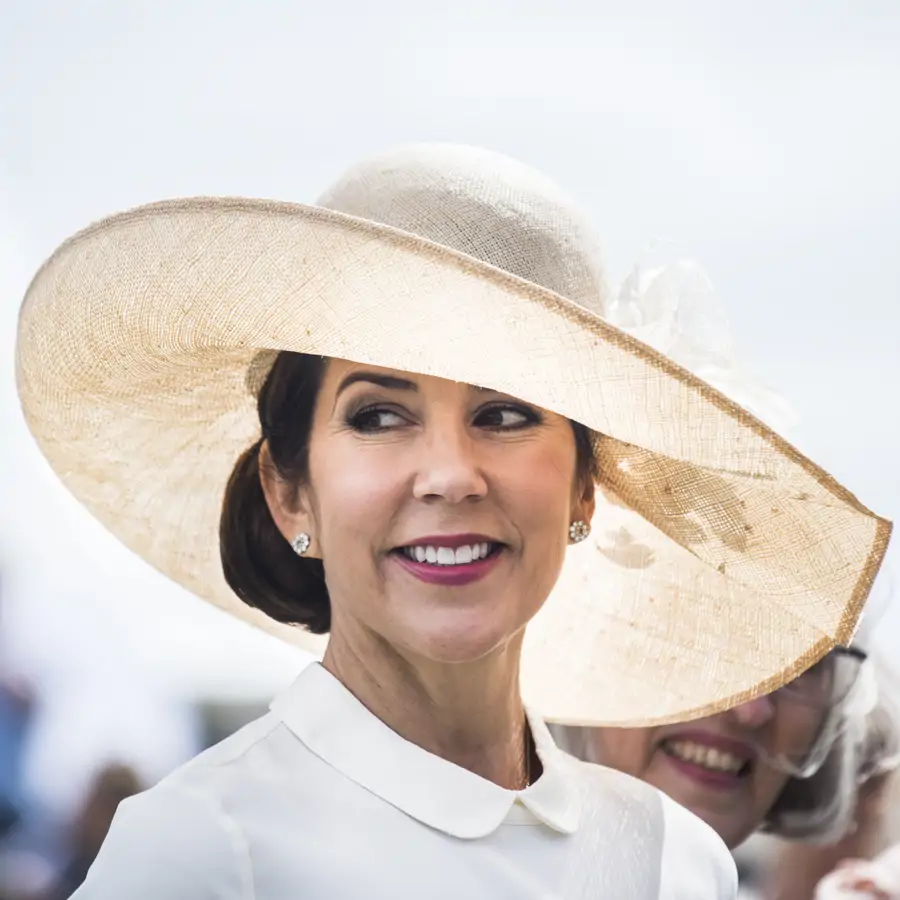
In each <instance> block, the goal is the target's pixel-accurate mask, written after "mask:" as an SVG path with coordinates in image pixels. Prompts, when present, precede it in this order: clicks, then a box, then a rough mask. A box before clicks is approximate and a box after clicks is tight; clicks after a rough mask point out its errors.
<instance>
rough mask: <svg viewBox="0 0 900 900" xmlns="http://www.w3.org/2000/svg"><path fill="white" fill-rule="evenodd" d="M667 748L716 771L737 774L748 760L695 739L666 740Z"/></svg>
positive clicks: (674, 753) (675, 754)
mask: <svg viewBox="0 0 900 900" xmlns="http://www.w3.org/2000/svg"><path fill="white" fill-rule="evenodd" d="M665 746H666V749H667V750H668V751H669V752H670V753H671V754H672V755H673V756H677V757H678V758H679V759H683V760H684V761H685V762H689V763H694V765H698V766H703V767H704V768H705V769H713V770H714V771H716V772H731V773H732V774H737V773H738V772H740V770H741V769H743V768H744V765H745V764H746V762H747V760H746V759H742V758H741V757H739V756H735V755H734V754H733V753H729V752H728V751H727V750H719V749H717V748H715V747H707V746H705V745H704V744H697V743H694V741H666V745H665Z"/></svg>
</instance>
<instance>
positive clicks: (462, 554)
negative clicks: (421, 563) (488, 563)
mask: <svg viewBox="0 0 900 900" xmlns="http://www.w3.org/2000/svg"><path fill="white" fill-rule="evenodd" d="M472 557H473V553H472V548H471V547H457V548H456V554H455V559H454V560H453V561H454V562H455V563H456V565H458V566H464V565H466V564H467V563H470V562H472ZM440 559H441V554H440V553H438V561H440Z"/></svg>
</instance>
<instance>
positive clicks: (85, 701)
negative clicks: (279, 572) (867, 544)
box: [0, 0, 900, 886]
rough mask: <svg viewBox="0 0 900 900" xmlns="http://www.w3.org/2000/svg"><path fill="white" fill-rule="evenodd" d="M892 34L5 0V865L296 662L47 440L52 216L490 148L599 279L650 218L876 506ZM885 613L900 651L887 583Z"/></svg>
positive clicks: (883, 638)
mask: <svg viewBox="0 0 900 900" xmlns="http://www.w3.org/2000/svg"><path fill="white" fill-rule="evenodd" d="M898 47H900V4H898V3H897V2H896V0H881V2H876V0H872V2H858V0H857V2H850V0H847V2H832V0H815V2H813V0H806V2H794V3H791V4H786V3H783V2H773V0H763V2H756V3H753V4H735V3H722V2H721V0H715V2H714V0H709V2H706V0H688V2H682V3H678V4H674V3H670V2H665V0H656V2H653V0H630V2H628V3H624V2H620V3H610V2H597V0H593V2H555V3H551V2H529V0H516V2H490V0H480V2H470V0H457V2H455V3H453V4H437V3H421V2H412V0H382V2H380V3H377V4H376V3H371V2H365V0H331V2H328V3H323V4H312V3H309V2H288V0H282V2H277V0H256V2H254V3H252V4H251V3H249V2H244V3H241V2H235V0H218V2H212V0H207V2H201V0H178V2H171V0H168V2H160V0H157V2H153V3H151V2H134V0H132V2H121V0H119V2H97V0H80V2H62V0H56V2H49V0H30V2H28V3H25V2H21V3H13V2H6V3H0V362H2V372H0V437H2V444H0V578H2V584H0V674H2V675H3V677H5V678H6V679H7V680H8V681H9V683H10V684H15V685H16V687H15V690H12V689H10V690H11V693H10V696H16V697H18V698H19V700H17V701H16V702H19V701H21V703H20V705H19V706H15V705H14V713H13V714H11V715H10V717H9V720H10V721H11V722H18V721H19V719H16V715H19V713H20V712H21V710H24V709H25V708H26V707H27V708H29V709H30V710H31V715H30V725H29V728H28V730H27V732H26V731H25V730H24V729H23V730H21V733H22V734H24V735H25V743H24V749H23V752H22V755H21V759H20V763H21V765H20V768H19V769H18V773H19V774H18V775H17V776H16V777H17V790H19V791H20V792H21V795H22V796H23V797H24V798H25V800H24V801H23V802H25V803H26V804H30V807H29V808H31V809H35V810H38V811H39V813H38V814H37V819H36V821H37V823H38V824H36V825H35V826H34V834H35V835H37V837H33V838H31V839H30V843H28V842H25V843H23V845H22V847H21V848H20V852H18V855H17V856H16V857H15V860H16V866H17V867H18V868H17V870H16V871H17V874H16V878H18V879H19V880H20V882H21V883H22V884H25V883H26V882H27V883H28V884H32V885H38V886H40V885H41V884H43V883H45V882H46V880H47V879H49V878H51V877H53V869H54V867H55V866H56V867H58V866H59V865H60V864H61V863H60V861H59V860H60V859H62V851H60V850H59V848H58V844H59V839H58V836H57V831H58V830H59V823H61V822H65V821H68V820H70V819H71V817H72V816H73V815H75V814H76V812H77V811H78V810H79V809H81V807H82V805H83V804H84V802H85V797H86V796H87V794H88V791H89V786H90V784H91V779H92V778H94V777H95V776H96V774H97V773H98V772H99V771H100V770H101V769H102V767H103V766H104V765H106V764H109V763H125V764H128V765H130V766H132V767H133V768H134V769H135V773H136V774H137V776H138V778H139V779H140V781H141V783H145V784H146V783H150V782H152V781H153V780H155V779H156V778H158V777H159V776H160V775H161V774H163V773H164V772H165V771H167V770H168V769H170V768H171V767H172V766H174V765H176V764H178V763H179V762H180V761H182V760H184V759H185V758H187V757H189V756H190V755H192V754H193V753H195V752H196V751H197V749H198V748H200V747H202V746H203V745H205V744H207V743H209V742H210V741H211V740H215V739H218V737H221V736H222V735H224V734H225V733H227V732H228V731H229V730H230V729H231V728H233V727H235V726H236V725H237V724H239V723H240V722H242V721H244V720H245V719H246V718H247V717H248V716H250V715H253V714H255V712H256V711H257V710H258V709H260V708H262V707H263V706H264V704H265V703H266V702H267V699H268V698H269V697H270V696H271V694H272V693H274V692H275V691H277V690H278V689H279V688H281V687H282V686H284V685H286V684H287V683H288V682H289V681H290V680H291V678H292V675H293V674H294V672H295V671H296V670H297V668H298V666H299V665H300V664H301V657H300V655H299V654H298V652H297V651H293V650H291V649H289V648H287V647H285V646H282V645H280V644H278V643H276V642H275V641H274V640H272V639H269V638H267V637H265V636H263V635H261V634H257V633H254V632H252V631H250V630H249V629H248V628H247V627H246V626H243V625H240V624H237V623H235V622H232V621H230V620H228V619H226V618H225V617H224V616H223V615H222V614H220V613H217V612H215V611H213V610H211V609H207V608H206V607H205V606H204V605H203V604H202V603H201V602H200V601H198V600H196V599H194V598H193V597H191V596H189V595H187V594H185V593H184V592H183V591H181V590H180V589H178V588H176V587H175V586H173V585H172V584H171V583H169V582H168V581H166V580H165V579H164V578H162V577H161V576H159V575H157V574H156V573H155V572H153V571H151V569H150V568H149V567H148V566H146V565H145V564H143V563H142V562H141V561H139V560H138V559H136V558H135V557H134V556H132V555H131V554H130V553H129V552H128V551H126V550H125V549H123V548H122V547H120V546H119V545H117V544H116V543H115V541H114V540H113V539H112V538H110V537H109V536H108V535H106V534H105V533H104V532H103V530H102V529H101V528H100V527H99V526H98V525H97V524H96V523H94V522H93V521H92V520H91V519H90V518H89V517H88V516H87V514H85V513H83V512H82V511H81V510H80V508H79V507H78V506H77V505H76V503H75V502H74V501H73V500H71V499H70V498H69V497H68V496H67V495H66V494H65V492H64V491H63V489H62V488H61V487H60V486H59V485H58V484H57V482H56V480H55V478H54V476H53V475H52V474H51V473H50V472H49V470H48V468H47V467H46V466H45V465H44V464H43V462H42V460H41V458H40V457H39V455H38V453H37V451H36V449H35V447H34V444H33V443H32V441H31V440H30V438H29V436H28V434H27V432H26V430H25V427H24V425H23V423H22V420H21V416H20V414H19V411H18V406H17V403H16V397H15V390H14V384H13V345H14V335H15V324H16V313H17V308H18V304H19V302H20V300H21V297H22V295H23V293H24V291H25V288H26V286H27V283H28V280H29V278H30V277H31V275H32V274H33V272H34V271H35V269H36V268H37V267H38V265H39V264H40V263H41V262H42V261H43V259H44V258H46V256H47V255H48V254H49V253H50V252H52V250H53V249H54V248H55V247H56V245H57V244H58V243H59V242H60V241H62V240H63V239H64V238H65V237H67V236H68V235H69V234H71V233H72V232H73V231H75V230H77V229H79V228H81V227H83V226H84V225H86V224H88V223H89V222H91V221H92V220H94V219H97V218H99V217H101V216H104V215H106V214H108V213H110V212H114V211H118V210H121V209H123V208H127V207H130V206H133V205H135V204H139V203H143V202H148V201H152V200H156V199H161V198H164V197H173V196H183V195H198V194H228V195H249V196H258V197H275V198H279V199H286V200H298V201H306V202H311V201H313V200H314V199H315V197H316V196H317V195H318V194H319V192H320V191H321V190H322V189H323V188H324V187H325V186H326V185H327V184H328V183H329V181H330V180H332V179H333V178H334V177H335V176H337V175H338V174H339V173H340V172H341V170H342V169H343V168H344V167H345V166H346V165H347V164H348V163H350V162H352V161H354V160H356V159H358V158H360V157H362V156H364V155H366V154H368V153H370V152H373V151H378V150H382V149H385V148H387V147H389V146H391V145H394V144H397V143H402V142H408V141H423V140H425V141H431V140H446V141H454V142H466V143H473V144H478V145H483V146H486V147H489V148H492V149H495V150H499V151H501V152H505V153H508V154H510V155H513V156H516V157H519V158H521V159H522V160H524V161H526V162H528V163H531V164H532V165H534V166H536V167H537V168H539V169H541V170H543V171H545V172H546V173H547V174H549V175H550V176H552V177H554V178H555V179H556V180H557V181H559V182H560V183H561V184H562V185H563V186H564V187H565V188H566V189H567V190H568V192H569V193H571V194H574V195H576V196H577V197H578V198H579V199H580V201H581V203H582V205H583V206H584V207H585V208H586V209H587V210H588V212H589V213H590V214H591V215H592V216H593V219H594V220H595V222H596V225H597V227H598V230H599V231H600V233H601V234H602V236H603V238H604V241H605V248H606V259H607V264H608V269H609V272H610V274H611V277H612V280H613V282H616V281H618V280H621V279H622V278H623V277H624V276H625V275H626V274H627V273H628V271H629V269H630V268H631V266H632V264H633V263H634V262H635V261H636V260H637V259H638V257H639V256H640V255H641V253H642V252H643V251H644V250H645V249H646V248H647V246H648V245H649V244H650V242H651V241H653V240H654V239H659V238H663V239H672V240H674V241H676V242H677V244H676V246H677V247H678V249H679V250H680V251H682V252H683V254H684V255H686V256H690V257H691V258H693V259H695V260H697V261H699V262H700V263H701V264H702V265H703V266H704V267H705V269H706V271H707V272H708V274H709V275H710V277H711V279H712V281H713V283H714V285H715V287H716V290H717V294H718V296H719V297H720V299H721V302H722V304H723V305H724V307H725V309H726V310H727V313H728V315H729V317H730V319H731V323H732V328H733V332H734V335H735V338H736V341H737V345H738V349H739V352H740V356H741V358H742V361H743V362H744V363H745V364H746V365H747V367H749V368H751V369H752V370H754V371H755V372H756V374H757V375H759V376H760V377H761V378H762V379H763V380H764V381H766V382H767V383H769V384H770V385H772V386H773V387H775V388H777V389H778V390H779V391H780V392H781V393H782V394H783V395H784V396H785V397H786V398H787V399H788V400H789V401H790V402H791V403H792V404H793V405H794V407H795V409H796V410H797V413H798V415H799V418H800V425H799V430H798V433H797V439H798V441H799V443H800V444H801V445H802V447H803V448H804V449H806V450H808V451H809V452H810V453H811V454H813V455H814V456H815V457H816V459H817V460H818V461H820V462H822V463H823V464H824V465H825V467H826V468H829V469H830V470H832V471H833V472H834V474H836V475H837V476H838V477H839V478H841V479H842V480H844V481H845V482H846V483H847V484H848V485H849V486H850V487H851V488H852V489H853V490H854V491H855V492H856V493H857V494H858V495H859V496H860V498H861V499H862V500H863V501H864V502H865V503H867V504H868V505H870V506H872V507H873V508H875V509H876V510H877V511H878V512H880V513H882V514H885V515H887V516H889V517H892V516H896V514H897V512H898V510H900V475H898V461H900V410H898V401H897V396H898V391H900V349H898V347H900V253H898V245H900V171H898V167H900V163H898V160H900V115H898V110H900V52H898ZM878 640H879V641H880V642H881V643H882V645H883V647H884V648H885V649H886V650H887V652H888V653H890V654H892V655H896V654H897V653H898V652H900V612H898V611H897V610H896V609H890V610H888V611H887V612H886V614H885V615H884V617H883V618H882V619H881V620H880V623H879V626H878ZM28 698H30V701H29V699H28ZM29 704H30V705H29ZM11 708H12V707H11ZM21 718H22V721H24V714H23V715H22V717H21ZM8 732H9V734H8V735H7V736H6V737H4V732H3V731H2V729H0V776H2V775H3V771H2V767H3V766H4V764H6V766H7V774H9V773H10V772H12V766H13V762H11V761H10V760H12V758H13V757H12V749H10V748H13V747H14V738H13V737H10V736H9V735H12V734H13V732H14V729H13V730H9V729H8ZM4 740H5V741H6V747H7V751H8V752H7V751H4V749H3V748H4V744H3V742H4ZM4 752H6V756H4V755H2V754H3V753H4ZM4 760H7V762H6V763H4ZM0 828H2V823H0ZM35 847H38V848H39V852H35V851H34V848H35ZM9 871H10V870H7V874H8V873H9Z"/></svg>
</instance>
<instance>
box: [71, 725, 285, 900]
mask: <svg viewBox="0 0 900 900" xmlns="http://www.w3.org/2000/svg"><path fill="white" fill-rule="evenodd" d="M272 730H273V724H272V721H271V719H270V718H269V717H263V718H262V719H259V720H257V721H256V722H253V723H251V724H250V725H249V726H247V727H246V728H244V729H242V730H241V731H239V732H237V733H236V734H235V735H233V736H232V737H230V738H228V739H227V740H226V741H224V742H222V743H221V744H218V745H216V746H215V747H213V748H211V749H210V750H207V751H206V752H205V753H203V754H201V755H200V756H199V757H197V758H196V759H194V760H192V761H191V762H189V763H188V764H187V765H186V766H183V767H182V768H180V769H178V770H176V771H175V772H174V773H173V774H172V775H170V776H169V777H167V778H166V779H164V780H163V781H162V782H160V783H159V784H158V785H157V786H156V787H153V788H151V789H150V790H148V791H145V792H144V793H142V794H139V795H138V796H136V797H132V798H130V799H128V800H125V801H124V802H122V803H121V804H120V805H119V808H118V811H117V812H116V815H115V818H114V819H113V823H112V826H111V828H110V831H109V834H108V835H107V838H106V840H105V841H104V843H103V847H102V848H101V850H100V853H99V855H98V857H97V859H96V861H95V862H94V864H93V866H92V867H91V870H90V872H89V874H88V877H87V880H86V881H85V883H84V885H83V886H82V887H81V888H80V889H79V890H78V891H77V892H76V894H75V898H77V900H120V898H122V897H128V898H129V900H158V898H160V897H190V898H191V900H249V898H251V897H252V896H253V886H252V873H251V867H250V855H249V849H248V847H247V844H246V842H245V840H244V836H243V832H242V830H241V828H240V825H239V823H238V822H237V821H236V820H235V819H234V817H233V816H232V815H231V814H230V813H229V811H228V809H230V806H231V804H230V803H229V802H225V801H227V800H230V799H232V798H234V796H235V793H236V792H235V788H237V787H238V786H239V785H240V783H241V782H242V781H243V780H245V778H246V776H247V774H248V767H250V768H252V766H253V762H252V759H253V755H254V750H255V749H256V748H257V747H259V746H260V745H261V744H264V743H265V742H266V740H267V738H268V737H269V735H270V734H271V732H272Z"/></svg>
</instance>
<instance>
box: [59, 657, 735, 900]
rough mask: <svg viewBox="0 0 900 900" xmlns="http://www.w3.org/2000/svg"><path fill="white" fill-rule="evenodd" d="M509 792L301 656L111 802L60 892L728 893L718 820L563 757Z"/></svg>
mask: <svg viewBox="0 0 900 900" xmlns="http://www.w3.org/2000/svg"><path fill="white" fill-rule="evenodd" d="M529 723H530V725H531V729H532V732H533V734H534V739H535V744H536V749H537V753H538V756H539V758H540V760H541V763H542V766H543V773H542V774H541V776H540V778H538V779H537V781H536V782H535V783H534V784H533V785H531V786H530V787H528V788H527V789H525V790H522V791H508V790H505V789H503V788H501V787H498V786H497V785H495V784H493V783H492V782H489V781H486V780H485V779H483V778H480V777H479V776H477V775H474V774H473V773H471V772H469V771H468V770H466V769H462V768H460V767H458V766H456V765H454V764H453V763H450V762H447V761H446V760H444V759H441V758H440V757H437V756H434V755H433V754H430V753H428V752H426V751H425V750H423V749H421V748H420V747H418V746H416V745H415V744H411V743H410V742H408V741H406V740H404V739H403V738H402V737H400V736H399V735H398V734H396V733H395V732H393V731H391V729H390V728H388V727H387V726H386V725H385V724H384V723H383V722H382V721H381V720H380V719H378V718H376V717H375V716H374V715H372V713H370V712H369V711H368V710H367V709H366V708H365V707H364V706H363V705H362V704H361V703H359V701H358V700H357V699H356V698H355V697H354V696H353V695H352V694H351V693H350V692H349V691H348V690H347V689H346V688H345V687H344V686H343V685H342V684H341V683H340V682H339V681H338V680H337V679H335V678H334V677H333V676H332V675H330V674H329V673H328V672H327V671H326V670H325V669H324V668H322V666H320V665H318V664H317V663H312V664H310V665H309V666H308V667H307V668H306V669H304V671H303V672H302V673H301V674H300V676H299V677H298V678H297V680H296V681H295V682H294V684H293V685H292V686H291V687H290V688H289V689H288V690H287V691H286V692H285V693H284V694H283V695H282V696H280V697H279V698H278V699H277V700H276V701H275V702H274V703H273V704H272V707H271V711H270V712H269V713H268V714H267V715H265V716H264V717H263V718H261V719H258V720H257V721H255V722H253V723H251V724H250V725H248V726H247V727H245V728H243V729H242V730H241V731H239V732H237V733H236V734H234V735H232V736H231V737H230V738H228V739H227V740H225V741H223V742H222V743H221V744H218V745H217V746H215V747H213V748H211V749H210V750H208V751H206V752H205V753H203V754H202V755H200V756H199V757H197V758H196V759H195V760H193V761H192V762H190V763H189V764H188V765H186V766H184V767H182V768H181V769H178V770H177V771H176V772H175V773H173V774H172V775H170V776H169V777H168V778H166V779H165V780H163V781H162V782H160V783H159V784H158V785H157V786H156V787H154V788H152V789H150V790H149V791H147V792H146V793H144V794H141V795H139V796H137V797H134V798H132V799H129V800H126V801H125V802H124V803H122V804H121V806H120V807H119V811H118V813H117V814H116V817H115V820H114V822H113V825H112V829H111V830H110V833H109V836H108V837H107V840H106V842H105V844H104V845H103V849H102V850H101V851H100V855H99V857H98V858H97V860H96V862H95V863H94V866H93V868H92V869H91V871H90V874H89V875H88V878H87V881H86V882H85V884H84V885H83V886H82V887H81V888H80V889H79V890H78V891H77V892H76V893H75V895H74V897H75V898H77V900H374V898H392V900H551V898H553V900H587V898H591V900H597V898H604V900H676V898H677V900H731V898H734V897H735V896H736V893H737V876H736V872H735V868H734V863H733V862H732V859H731V856H730V854H729V853H728V851H727V849H726V848H725V845H724V844H723V843H722V841H721V840H720V839H719V837H718V835H717V834H716V833H715V832H714V831H713V830H712V829H710V828H709V827H708V826H707V825H705V824H704V823H703V822H701V821H700V820H699V819H698V818H696V817H695V816H693V815H692V814H691V813H689V812H688V811H687V810H685V809H683V808H682V807H680V806H678V805H677V804H675V803H674V802H673V801H671V800H669V799H668V798H667V797H666V796H665V795H664V794H662V793H660V792H659V791H657V790H655V789H654V788H651V787H649V786H647V785H645V784H644V783H643V782H640V781H637V780H636V779H633V778H631V777H629V776H627V775H623V774H621V773H619V772H616V771H613V770H611V769H605V768H602V767H599V766H594V765H590V764H588V763H583V762H580V761H578V760H575V759H573V758H572V757H570V756H568V755H567V754H565V753H563V752H562V751H561V750H559V749H558V748H557V747H556V746H555V744H554V743H553V740H552V738H551V737H550V734H549V732H548V730H547V728H546V726H545V725H544V723H543V722H542V721H541V720H540V719H539V718H538V717H536V716H534V715H529Z"/></svg>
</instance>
